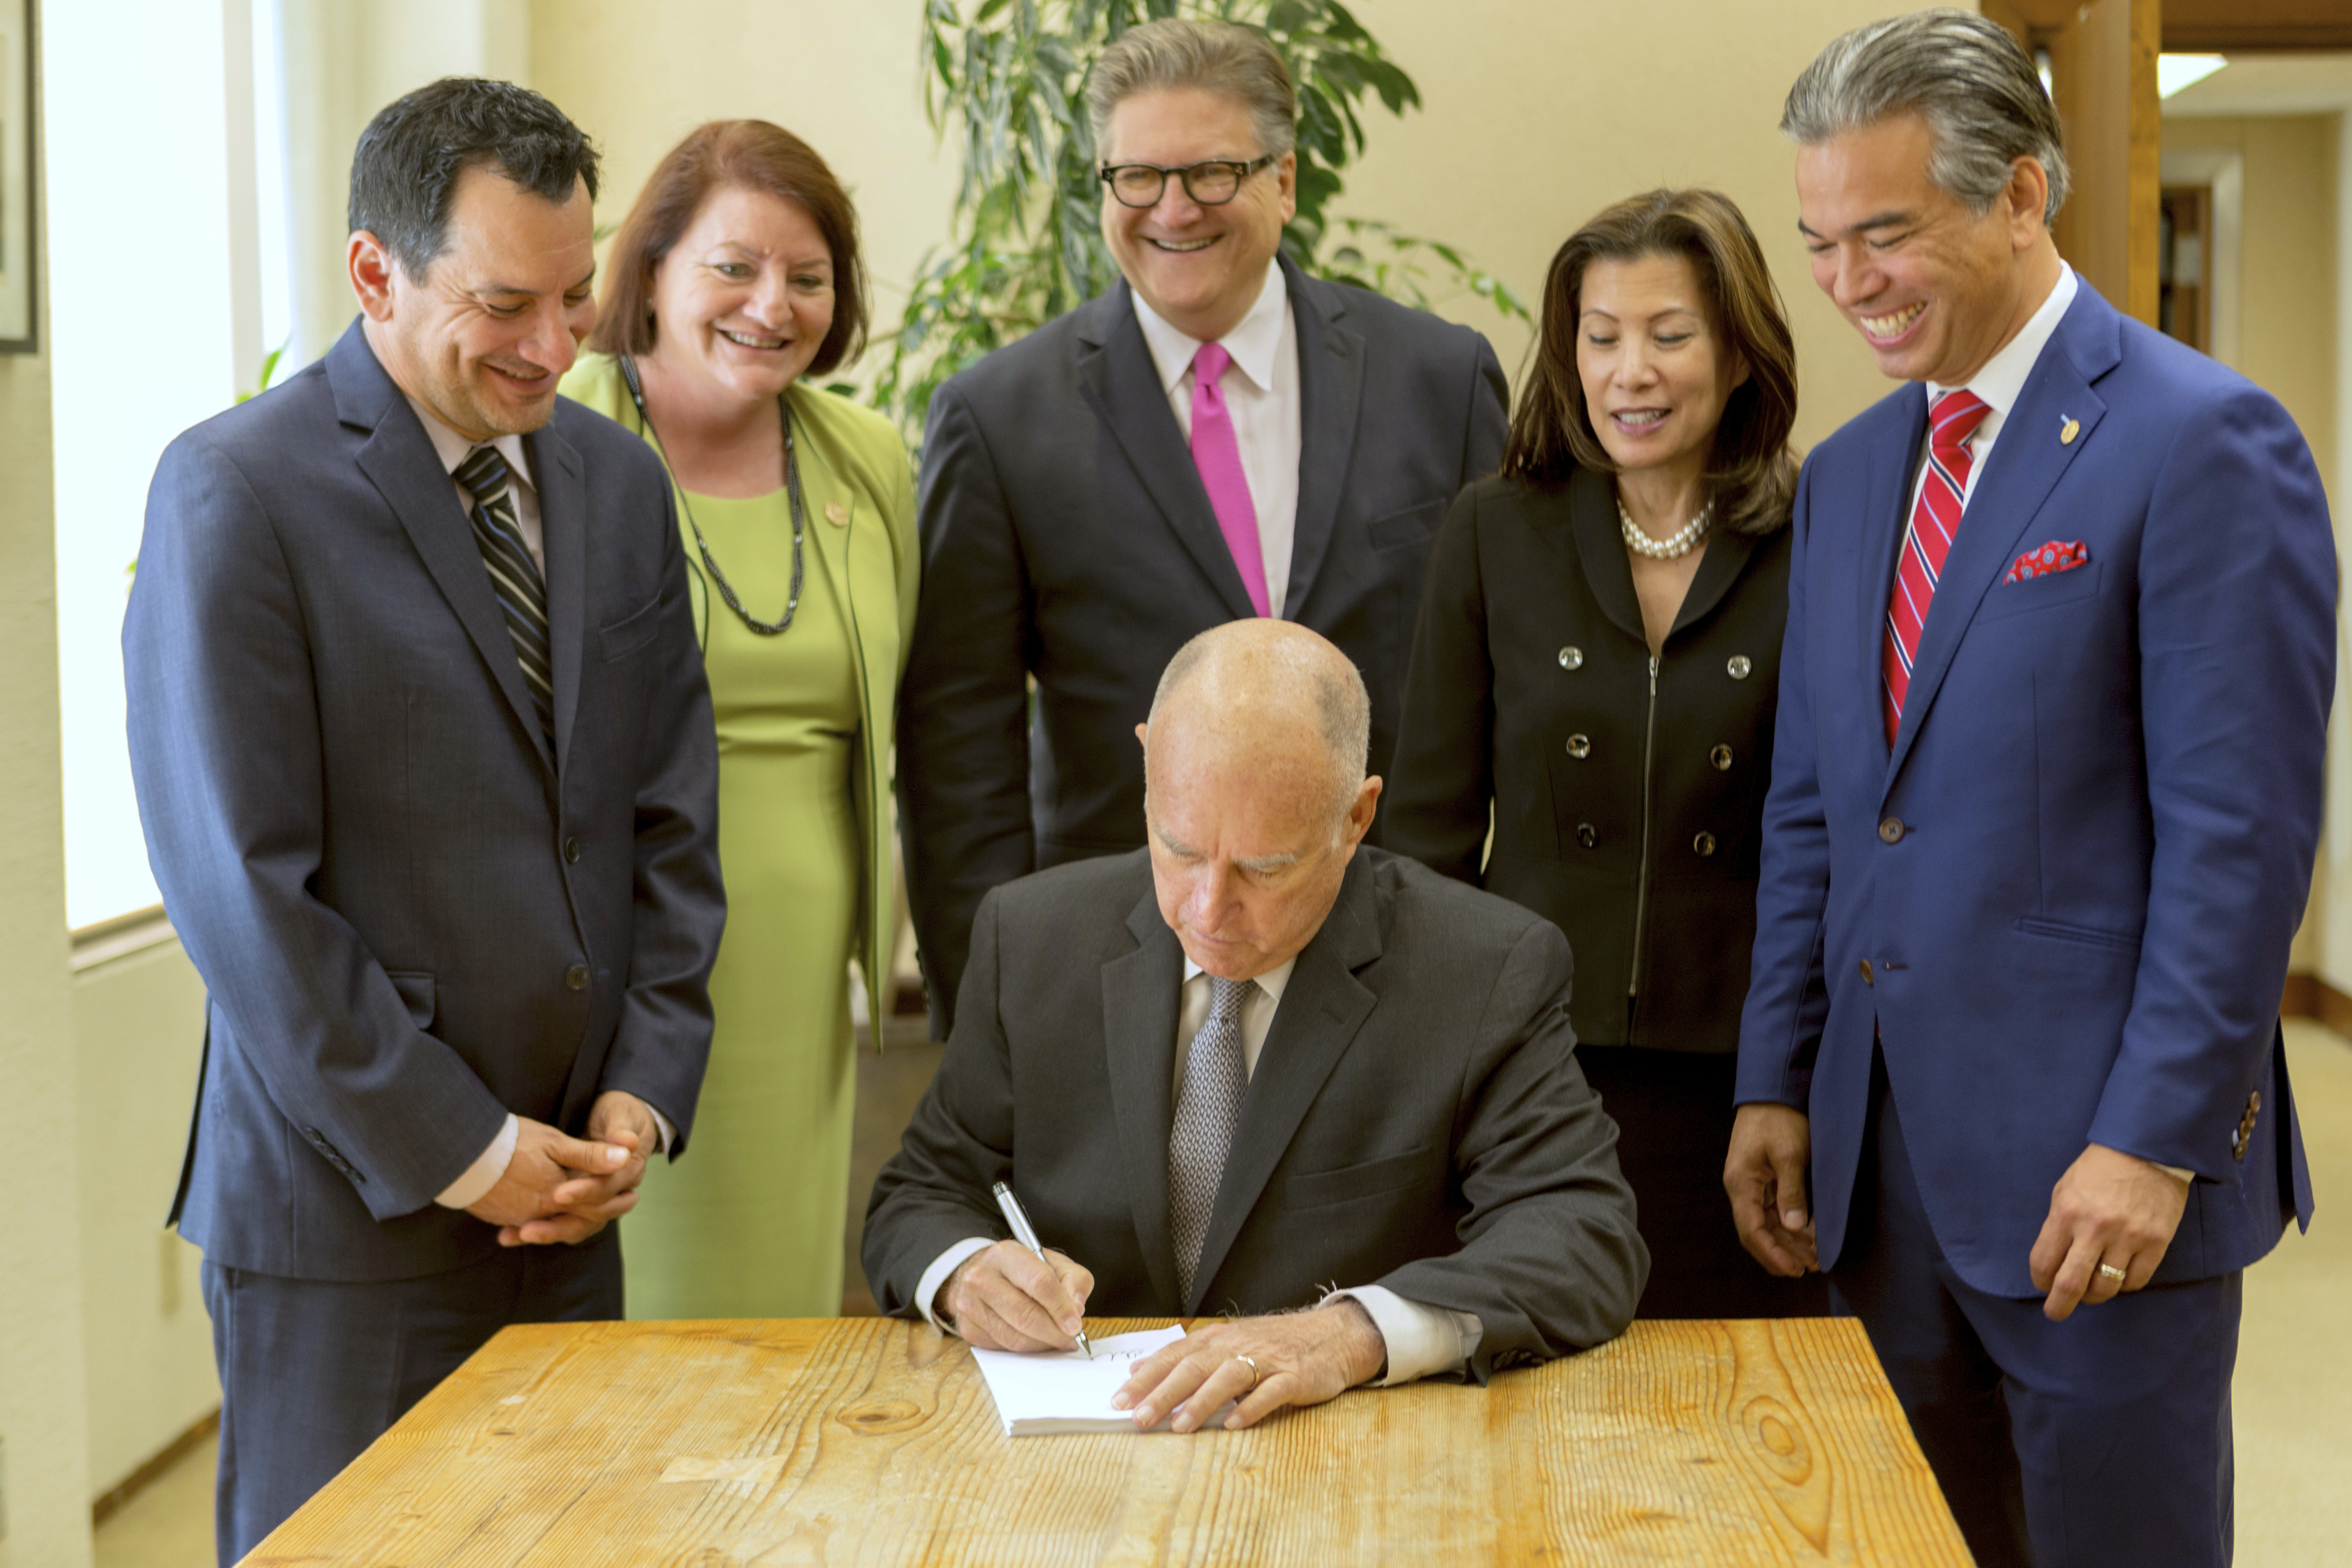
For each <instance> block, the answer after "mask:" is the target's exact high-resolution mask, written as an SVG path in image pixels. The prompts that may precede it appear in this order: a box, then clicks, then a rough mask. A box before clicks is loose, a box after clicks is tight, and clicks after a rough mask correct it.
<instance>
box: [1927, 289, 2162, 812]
mask: <svg viewBox="0 0 2352 1568" xmlns="http://www.w3.org/2000/svg"><path fill="white" fill-rule="evenodd" d="M2078 288H2079V289H2080V292H2078V293H2077V294H2076V296H2075V298H2074V304H2072V305H2071V306H2069V307H2067V310H2066V314H2065V317H2064V319H2063V320H2062V321H2060V322H2059V323H2058V330H2057V331H2056V332H2054V333H2053V334H2052V336H2051V339H2050V342H2048V343H2047V344H2046V345H2045V346H2044V347H2043V349H2042V357H2041V358H2040V359H2039V360H2037V361H2036V362H2035V363H2034V366H2033V370H2032V374H2030V375H2028V376H2027V377H2026V381H2025V389H2024V391H2023V392H2021V393H2020V394H2019V395H2018V399H2017V405H2016V406H2015V407H2013V408H2011V410H2010V411H2009V416H2008V417H2007V418H2005V419H2004V420H2002V421H2001V426H2000V436H1999V437H1998V438H1997V439H1996V440H1995V441H1994V443H1993V448H1992V454H1991V456H1990V457H1989V458H1986V460H1985V470H1984V476H1983V477H1982V478H1981V479H1979V480H1978V481H1977V487H1976V492H1975V493H1974V494H1973V495H1971V496H1969V504H1968V510H1966V511H1965V512H1963V513H1962V514H1961V518H1960V528H1959V532H1958V534H1957V535H1956V536H1955V537H1954V538H1953V540H1952V551H1951V553H1950V554H1949V555H1948V556H1947V557H1946V558H1945V560H1944V573H1943V575H1942V577H1940V578H1939V579H1938V580H1937V584H1936V602H1935V603H1934V604H1933V605H1930V606H1929V607H1928V610H1927V625H1926V626H1924V627H1922V628H1921V629H1920V633H1919V653H1918V657H1917V658H1916V659H1915V660H1913V662H1912V668H1911V690H1910V695H1909V696H1907V697H1906V699H1905V700H1904V703H1903V722H1902V725H1901V727H1900V728H1898V729H1897V730H1896V731H1895V750H1894V752H1893V754H1892V756H1891V757H1890V758H1889V759H1888V763H1887V770H1886V784H1887V788H1889V789H1892V788H1894V784H1895V776H1896V774H1897V773H1900V772H1901V771H1902V767H1903V759H1904V758H1905V757H1906V756H1908V755H1909V754H1910V752H1911V742H1912V741H1913V739H1914V738H1915V737H1916V735H1917V734H1918V732H1919V726H1920V725H1921V724H1922V723H1923V722H1925V721H1926V719H1927V710H1929V708H1931V707H1932V706H1933V705H1934V703H1935V700H1936V693H1937V691H1938V690H1939V689H1941V688H1942V686H1943V683H1944V677H1945V675H1946V674H1947V673H1948V671H1949V670H1950V669H1951V667H1952V658H1953V655H1954V654H1955V653H1957V652H1958V649H1959V646H1960V639H1961V638H1962V637H1965V636H1967V635H1968V629H1969V622H1970V621H1971V620H1972V619H1974V618H1975V616H1976V613H1977V606H1978V605H1979V604H1981V603H1982V602H1983V600H1984V596H1985V593H1986V591H1987V590H1989V589H1990V588H1991V586H1992V585H1993V584H1994V583H1995V582H1996V581H1998V580H1999V579H2000V574H2001V573H2002V572H2003V571H2004V570H2006V569H2007V567H2008V565H2009V563H2010V562H2011V560H2012V559H2013V558H2014V555H2015V551H2016V547H2017V542H2018V540H2019V539H2020V538H2021V537H2022V536H2023V535H2024V533H2025V531H2026V530H2027V529H2028V528H2030V527H2032V523H2033V520H2034V517H2035V516H2036V515H2037V514H2038V513H2039V512H2040V511H2041V510H2042V502H2043V501H2044V500H2048V499H2049V497H2050V492H2051V490H2052V489H2054V488H2055V487H2056V485H2057V483H2058V480H2059V478H2060V476H2062V475H2063V474H2064V473H2065V471H2066V468H2067V466H2068V465H2069V464H2071V463H2072V462H2074V458H2075V456H2076V454H2078V453H2080V452H2081V451H2082V450H2083V449H2084V447H2088V446H2089V445H2090V444H2091V437H2092V436H2093V435H2094V434H2095V431H2096V430H2097V428H2098V425H2099V421H2100V419H2101V418H2103V417H2104V416H2105V414H2106V407H2107V405H2105V403H2103V402H2101V401H2100V400H2099V398H2098V397H2097V396H2095V395H2094V394H2093V393H2092V391H2091V385H2090V383H2091V380H2092V379H2095V377H2097V376H2100V375H2104V374H2106V373H2107V372H2108V371H2109V370H2111V369H2113V368H2114V366H2115V364H2116V361H2117V360H2118V359H2119V358H2121V357H2122V353H2121V349H2120V347H2119V345H2118V343H2117V341H2116V340H2117V337H2118V335H2119V334H2118V331H2117V326H2116V313H2115V310H2114V309H2113V308H2112V307H2111V306H2109V305H2108V304H2107V302H2106V301H2105V300H2102V299H2100V298H2099V297H2098V295H2096V294H2095V293H2094V292H2093V291H2092V289H2091V286H2090V285H2089V284H2088V283H2086V282H2085V283H2078ZM2070 419H2071V420H2074V421H2075V422H2076V423H2077V424H2078V425H2079V426H2080V427H2081V428H2080V429H2079V430H2078V431H2077V432H2076V435H2075V438H2074V440H2072V441H2061V440H2060V439H2059V438H2058V437H2059V432H2060V429H2061V427H2062V426H2063V425H2064V424H2065V422H2066V421H2067V420H2070Z"/></svg>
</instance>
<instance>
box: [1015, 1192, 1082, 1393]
mask: <svg viewBox="0 0 2352 1568" xmlns="http://www.w3.org/2000/svg"><path fill="white" fill-rule="evenodd" d="M996 1206H997V1207H998V1208H1000V1209H1003V1211H1004V1223H1005V1224H1007V1225H1009V1226H1012V1227H1013V1240H1015V1241H1017V1242H1019V1243H1020V1244H1021V1245H1022V1246H1024V1247H1027V1248H1028V1249H1029V1250H1030V1251H1032V1252H1034V1253H1035V1254H1036V1255H1037V1261H1038V1262H1040V1263H1045V1247H1042V1246H1040V1245H1038V1241H1037V1227H1036V1226H1034V1225H1031V1224H1030V1223H1029V1216H1028V1215H1026V1214H1024V1213H1023V1212H1022V1208H1021V1200H1020V1199H1019V1198H1016V1197H1014V1196H1013V1184H1011V1183H1010V1182H999V1183H997V1184H996ZM1045 1267H1046V1268H1052V1267H1053V1265H1052V1264H1050V1263H1045ZM1076 1339H1077V1342H1078V1348H1079V1349H1080V1350H1082V1351H1084V1352H1087V1360H1088V1361H1092V1360H1094V1359H1095V1347H1094V1346H1092V1345H1090V1344H1088V1343H1087V1331H1085V1330H1084V1329H1080V1330H1079V1331H1078V1332H1077V1335H1076Z"/></svg>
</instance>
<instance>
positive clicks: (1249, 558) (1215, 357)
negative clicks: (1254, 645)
mask: <svg viewBox="0 0 2352 1568" xmlns="http://www.w3.org/2000/svg"><path fill="white" fill-rule="evenodd" d="M1231 363H1234V356H1233V355H1231V354H1229V353H1226V352H1225V348H1224V345H1223V343H1202V345H1201V351H1200V353H1196V354H1194V355H1193V356H1192V466H1193V467H1194V468H1198V469H1200V470H1201V487H1202V489H1205V490H1207V491H1208V492H1209V506H1210V508H1211V509H1212V510H1214V511H1215V512H1216V514H1217V528H1218V531H1220V532H1222V533H1223V535H1224V536H1225V548H1226V549H1227V550H1230V551H1232V552H1233V555H1234V566H1235V567H1236V568H1238V569H1239V570H1240V572H1241V574H1242V586H1243V587H1244V588H1246V589H1248V590H1249V597H1250V603H1251V604H1252V605H1255V606H1256V608H1257V613H1258V614H1259V615H1261V616H1268V615H1272V614H1273V613H1274V612H1273V610H1272V609H1271V608H1270V607H1269V605H1270V601H1269V600H1268V599H1267V598H1266V593H1265V556H1264V555H1262V554H1261V553H1259V551H1258V544H1257V503H1256V502H1255V501H1254V500H1250V488H1249V476H1247V475H1246V474H1244V473H1243V472H1242V446H1241V442H1240V441H1239V440H1238V439H1237V438H1236V437H1234V416H1233V411H1232V410H1231V409H1229V408H1227V407H1226V406H1225V389H1224V388H1223V387H1222V386H1220V385H1218V384H1217V382H1218V378H1219V377H1221V376H1223V374H1225V367H1226V366H1227V365H1229V364H1231Z"/></svg>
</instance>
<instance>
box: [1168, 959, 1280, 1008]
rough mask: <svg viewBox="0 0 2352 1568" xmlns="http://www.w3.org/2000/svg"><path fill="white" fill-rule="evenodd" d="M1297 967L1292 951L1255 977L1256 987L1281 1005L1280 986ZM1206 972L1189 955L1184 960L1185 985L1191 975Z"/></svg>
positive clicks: (1190, 980)
mask: <svg viewBox="0 0 2352 1568" xmlns="http://www.w3.org/2000/svg"><path fill="white" fill-rule="evenodd" d="M1297 967H1298V955H1297V953H1295V952H1294V953H1292V954H1291V955H1290V956H1289V957H1288V958H1286V959H1285V960H1283V962H1281V963H1277V964H1276V965H1275V966H1274V967H1273V968H1272V969H1269V970H1267V971H1266V972H1265V973H1264V974H1261V975H1259V976H1258V977H1257V984H1258V989H1259V990H1261V991H1263V992H1265V994H1267V995H1268V996H1270V997H1272V998H1273V999H1274V1003H1275V1005H1276V1006H1280V1005H1282V988H1283V987H1284V986H1286V985H1287V984H1290V972H1291V971H1292V970H1294V969H1296V968H1297ZM1206 973H1208V971H1207V970H1205V969H1202V967H1201V966H1200V965H1199V964H1197V963H1193V962H1192V959H1190V958H1189V957H1188V958H1186V959H1185V960H1184V984H1187V985H1190V984H1192V977H1193V976H1194V975H1196V974H1206Z"/></svg>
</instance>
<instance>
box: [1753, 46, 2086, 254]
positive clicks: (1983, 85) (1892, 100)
mask: <svg viewBox="0 0 2352 1568" xmlns="http://www.w3.org/2000/svg"><path fill="white" fill-rule="evenodd" d="M1906 113H1915V114H1917V115H1919V116H1920V117H1921V118H1923V119H1925V120H1926V121H1927V130H1928V133H1929V135H1930V137H1931V138H1932V139H1933V151H1932V152H1930V153H1928V155H1927V177H1928V178H1929V179H1931V180H1933V181H1935V182H1936V184H1937V188H1938V189H1940V190H1942V191H1944V192H1945V193H1946V194H1947V195H1951V196H1953V197H1955V198H1957V199H1958V200H1959V201H1961V202H1964V203H1966V204H1967V205H1969V208H1970V209H1971V210H1973V211H1975V212H1977V213H1979V214H1982V213H1985V212H1987V211H1990V209H1991V206H1992V204H1993V201H1994V199H1995V198H1996V197H1998V196H1999V195H2000V193H2001V191H2002V189H2003V188H2004V187H2005V186H2007V185H2008V184H2009V179H2010V172H2011V165H2012V164H2013V163H2015V162H2016V161H2017V160H2018V159H2020V158H2032V159H2034V160H2036V161H2037V162H2039V163H2041V165H2042V172H2043V173H2044V174H2048V175H2049V176H2050V199H2049V200H2048V201H2047V202H2045V203H2044V204H2043V205H2042V222H2043V223H2045V224H2049V223H2055V222H2056V221H2057V219H2058V209H2059V208H2060V207H2062V206H2063V205H2066V192H2067V186H2068V179H2067V174H2066V150H2065V147H2064V146H2063V143H2062V142H2061V140H2060V136H2059V131H2058V111H2057V110H2056V109H2055V108H2053V106H2052V105H2051V102H2050V95H2049V93H2047V92H2045V91H2044V90H2042V78H2041V75H2040V73H2038V72H2037V71H2036V70H2035V69H2034V67H2033V60H2032V57H2031V56H2029V55H2028V54H2027V53H2026V52H2025V51H2024V50H2023V49H2022V48H2021V47H2018V42H2017V40H2016V39H2015V38H2013V37H2011V36H2010V35H2009V32H2008V31H2007V29H2005V28H2003V27H2002V26H2000V23H1998V22H1989V21H1987V20H1985V18H1983V17H1982V16H1978V15H1976V14H1975V13H1974V12H1970V11H1954V10H1948V9H1946V10H1934V11H1915V12H1913V13H1911V14H1910V15H1909V16H1895V17H1891V18H1889V19H1888V20H1886V21H1884V22H1872V23H1869V24H1867V25H1865V26H1860V27H1856V28H1855V29H1854V30H1853V31H1852V32H1851V33H1848V34H1846V35H1845V36H1844V37H1841V38H1838V39H1837V40H1835V41H1834V42H1832V44H1831V45H1830V47H1827V48H1825V49H1823V50H1822V52H1821V53H1820V54H1819V55H1818V56H1816V57H1815V58H1814V60H1813V63H1812V64H1811V65H1809V66H1807V67H1806V68H1805V72H1804V74H1803V75H1802V76H1801V77H1799V78H1798V79H1797V84H1796V85H1795V86H1794V87H1792V88H1790V89H1789V101H1788V103H1787V104H1786V106H1784V107H1783V108H1782V109H1781V110H1780V129H1781V131H1782V132H1784V133H1786V134H1787V135H1788V136H1789V137H1790V139H1791V140H1793V141H1795V142H1797V143H1798V144H1799V145H1801V146H1806V147H1813V146H1819V145H1820V144H1821V143H1822V142H1827V141H1829V140H1830V139H1831V138H1832V137H1836V136H1842V135H1843V134H1845V133H1846V132H1850V131H1859V130H1861V129H1863V128H1864V126H1869V125H1875V124H1877V123H1878V122H1879V121H1883V120H1888V119H1891V118H1893V117H1894V116H1895V115H1898V114H1906Z"/></svg>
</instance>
